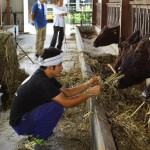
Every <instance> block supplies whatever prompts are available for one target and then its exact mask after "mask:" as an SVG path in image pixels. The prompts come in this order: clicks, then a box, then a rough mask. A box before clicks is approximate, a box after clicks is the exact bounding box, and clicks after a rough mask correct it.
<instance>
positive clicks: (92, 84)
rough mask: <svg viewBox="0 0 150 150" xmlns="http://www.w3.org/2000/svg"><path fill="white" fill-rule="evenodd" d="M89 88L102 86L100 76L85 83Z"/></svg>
mask: <svg viewBox="0 0 150 150" xmlns="http://www.w3.org/2000/svg"><path fill="white" fill-rule="evenodd" d="M84 84H85V86H87V87H93V86H95V85H98V84H101V78H100V76H95V77H92V78H91V79H90V80H89V81H87V82H85V83H84Z"/></svg>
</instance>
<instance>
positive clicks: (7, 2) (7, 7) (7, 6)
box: [6, 0, 10, 25]
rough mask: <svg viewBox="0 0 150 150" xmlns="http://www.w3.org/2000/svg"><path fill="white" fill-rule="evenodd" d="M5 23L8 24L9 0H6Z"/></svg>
mask: <svg viewBox="0 0 150 150" xmlns="http://www.w3.org/2000/svg"><path fill="white" fill-rule="evenodd" d="M6 24H7V25H10V0H6Z"/></svg>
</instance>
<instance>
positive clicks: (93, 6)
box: [0, 0, 150, 150]
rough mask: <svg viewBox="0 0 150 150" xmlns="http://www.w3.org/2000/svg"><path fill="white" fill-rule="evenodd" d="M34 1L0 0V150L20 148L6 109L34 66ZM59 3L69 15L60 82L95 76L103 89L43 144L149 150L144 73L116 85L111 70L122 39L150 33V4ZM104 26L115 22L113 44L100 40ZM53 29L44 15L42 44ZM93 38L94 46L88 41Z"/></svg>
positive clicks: (121, 0) (61, 148)
mask: <svg viewBox="0 0 150 150" xmlns="http://www.w3.org/2000/svg"><path fill="white" fill-rule="evenodd" d="M35 2H37V0H19V1H16V0H6V1H5V0H0V62H1V64H2V67H1V69H0V81H1V82H0V126H1V129H0V146H1V148H0V149H1V150H6V149H9V150H25V147H24V143H25V142H26V141H27V137H24V136H18V135H17V134H16V133H15V132H14V130H13V129H12V128H11V127H10V126H9V112H10V104H11V101H12V97H13V95H14V93H15V91H16V90H17V88H18V87H19V85H20V84H21V83H22V82H23V80H24V79H25V78H26V77H28V76H29V75H32V74H33V72H34V71H35V70H36V69H37V68H38V67H39V65H38V61H37V60H35V58H34V42H35V28H34V26H32V25H31V19H30V13H31V8H32V5H33V4H34V3H35ZM55 4H56V0H47V1H46V5H47V7H48V6H49V5H55ZM64 5H65V6H66V7H67V12H68V16H67V17H66V18H65V23H66V28H65V39H64V41H63V48H62V50H63V52H64V54H65V56H64V62H63V65H64V70H65V71H64V72H63V74H62V76H63V77H62V78H60V81H61V82H63V83H64V84H65V85H66V86H75V85H77V84H80V83H83V81H86V80H87V79H88V78H89V77H91V76H93V75H97V74H98V75H100V76H101V77H102V79H103V82H104V84H105V87H106V89H105V90H104V92H103V93H102V94H99V95H98V96H93V97H92V98H90V99H89V100H88V101H87V102H86V103H84V104H83V105H80V106H78V107H74V108H69V109H66V110H65V113H64V115H63V117H62V119H61V120H60V122H59V124H58V127H57V128H56V130H55V132H54V134H53V135H52V137H50V139H48V140H47V141H46V143H45V147H44V149H48V150H56V149H57V150H72V149H74V150H77V149H78V150H89V149H92V150H127V149H130V150H149V147H150V105H149V103H148V100H147V98H145V96H143V95H142V92H143V91H144V90H145V89H147V87H148V86H149V79H148V78H145V79H144V81H143V82H140V83H139V84H136V85H132V86H131V87H128V88H125V89H121V90H120V89H117V88H115V84H116V82H117V81H118V80H119V79H120V78H121V77H120V76H118V75H116V74H115V71H114V68H113V64H114V62H115V60H116V59H117V58H118V57H119V56H120V54H121V50H120V48H119V47H118V45H119V44H118V43H119V42H122V41H125V42H126V41H127V40H128V38H129V37H130V36H131V35H132V34H133V33H134V32H136V31H137V30H139V31H140V36H141V38H143V37H145V36H146V35H148V34H149V33H150V23H149V19H150V13H149V12H150V2H149V1H148V0H64ZM105 27H107V28H110V29H112V28H113V27H119V28H118V30H117V31H118V35H117V36H118V42H114V40H113V38H110V41H111V42H110V41H109V42H108V38H106V44H105V46H102V45H101V46H100V43H101V42H102V43H103V40H102V41H100V40H101V37H100V38H99V36H101V34H102V32H101V31H104V28H105ZM115 33H116V32H115ZM52 34H53V19H48V20H47V34H46V40H45V44H44V47H45V48H46V47H48V46H49V44H50V40H51V38H52ZM97 38H98V46H97V47H94V46H93V45H94V44H93V43H94V42H95V40H96V39H97ZM107 42H108V43H109V44H107ZM110 43H111V44H110ZM16 44H17V46H16ZM132 45H133V44H132V43H131V45H130V46H132ZM149 45H150V42H149V43H148V46H149ZM149 47H150V46H149ZM149 47H148V48H149ZM124 49H125V48H124ZM149 55H150V53H149ZM148 61H149V60H148ZM148 63H149V62H148ZM108 64H109V65H108ZM149 67H150V66H149ZM147 76H148V77H150V74H148V75H147ZM108 80H109V84H108V83H107V81H108ZM74 118H76V119H74Z"/></svg>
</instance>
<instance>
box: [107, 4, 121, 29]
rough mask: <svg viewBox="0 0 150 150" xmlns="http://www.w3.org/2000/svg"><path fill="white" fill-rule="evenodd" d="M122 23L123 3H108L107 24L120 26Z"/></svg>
mask: <svg viewBox="0 0 150 150" xmlns="http://www.w3.org/2000/svg"><path fill="white" fill-rule="evenodd" d="M120 24H121V3H118V2H115V3H107V26H109V27H112V26H118V25H120Z"/></svg>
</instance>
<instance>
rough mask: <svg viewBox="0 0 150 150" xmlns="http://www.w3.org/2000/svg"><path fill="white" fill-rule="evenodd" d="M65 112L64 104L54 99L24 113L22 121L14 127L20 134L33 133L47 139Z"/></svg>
mask: <svg viewBox="0 0 150 150" xmlns="http://www.w3.org/2000/svg"><path fill="white" fill-rule="evenodd" d="M63 112H64V108H63V106H61V105H60V104H58V103H57V102H55V101H52V102H49V103H46V104H43V105H40V106H38V107H36V108H34V109H33V110H31V111H30V112H28V113H26V114H24V115H23V117H22V119H21V121H20V123H19V124H18V125H17V126H16V127H13V128H14V130H15V131H16V132H17V134H18V135H33V137H35V138H40V139H44V140H46V139H47V138H48V137H49V136H50V135H51V134H52V133H53V130H54V128H55V127H56V125H57V123H58V121H59V120H60V118H61V116H62V114H63Z"/></svg>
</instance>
